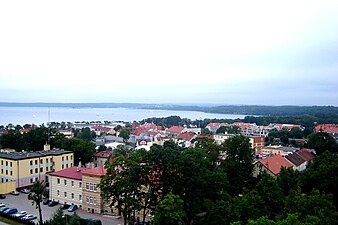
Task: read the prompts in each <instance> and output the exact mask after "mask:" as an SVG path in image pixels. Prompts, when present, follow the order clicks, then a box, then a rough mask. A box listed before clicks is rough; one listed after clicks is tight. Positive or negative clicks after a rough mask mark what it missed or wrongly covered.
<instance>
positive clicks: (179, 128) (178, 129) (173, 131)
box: [165, 126, 184, 138]
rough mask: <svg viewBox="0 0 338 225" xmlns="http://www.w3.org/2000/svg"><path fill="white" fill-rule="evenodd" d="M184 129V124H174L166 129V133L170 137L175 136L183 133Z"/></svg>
mask: <svg viewBox="0 0 338 225" xmlns="http://www.w3.org/2000/svg"><path fill="white" fill-rule="evenodd" d="M183 130H184V127H182V126H172V127H170V128H168V129H167V130H166V131H165V134H166V135H167V136H169V137H173V138H175V137H176V136H177V135H179V134H180V133H182V132H183Z"/></svg>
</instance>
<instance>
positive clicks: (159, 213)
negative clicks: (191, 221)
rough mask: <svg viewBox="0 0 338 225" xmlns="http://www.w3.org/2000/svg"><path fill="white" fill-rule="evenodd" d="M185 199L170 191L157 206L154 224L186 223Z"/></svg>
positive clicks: (181, 224) (171, 224) (175, 224)
mask: <svg viewBox="0 0 338 225" xmlns="http://www.w3.org/2000/svg"><path fill="white" fill-rule="evenodd" d="M184 217H185V214H184V210H183V200H182V199H181V198H180V197H179V196H178V195H174V194H172V193H168V194H167V195H166V196H165V197H164V199H163V201H162V202H161V204H160V205H159V206H158V207H157V209H156V213H155V217H154V222H153V224H154V225H184V224H185V223H184Z"/></svg>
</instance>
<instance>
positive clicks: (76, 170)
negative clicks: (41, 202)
mask: <svg viewBox="0 0 338 225" xmlns="http://www.w3.org/2000/svg"><path fill="white" fill-rule="evenodd" d="M85 170H87V169H86V168H84V167H81V165H80V166H72V167H70V168H67V169H64V170H60V171H57V172H53V173H50V174H49V176H50V183H49V187H50V191H49V193H50V200H52V201H57V202H59V203H61V204H69V205H71V204H75V205H77V206H79V207H80V208H81V207H82V172H83V171H85Z"/></svg>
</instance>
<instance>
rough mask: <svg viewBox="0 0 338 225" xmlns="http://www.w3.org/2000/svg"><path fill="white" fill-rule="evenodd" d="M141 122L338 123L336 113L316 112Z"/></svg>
mask: <svg viewBox="0 0 338 225" xmlns="http://www.w3.org/2000/svg"><path fill="white" fill-rule="evenodd" d="M140 122H141V123H144V122H148V123H151V122H153V123H155V124H158V125H161V126H165V127H171V126H178V125H181V126H183V125H194V126H197V127H202V128H204V127H206V126H207V125H208V123H210V122H220V123H233V122H244V123H256V124H257V125H264V126H266V125H269V124H270V123H286V124H300V125H302V126H303V127H305V128H308V129H309V130H313V128H314V126H315V125H316V124H323V123H335V124H338V114H332V113H329V114H322V113H317V114H315V115H312V116H310V115H301V116H246V117H245V118H244V119H203V120H191V119H187V118H181V117H179V116H169V117H163V118H157V117H153V118H148V119H144V120H142V121H140Z"/></svg>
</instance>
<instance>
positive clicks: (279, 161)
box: [258, 155, 292, 175]
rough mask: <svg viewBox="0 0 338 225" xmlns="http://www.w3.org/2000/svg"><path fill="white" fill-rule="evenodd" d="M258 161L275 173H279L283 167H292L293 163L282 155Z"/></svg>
mask: <svg viewBox="0 0 338 225" xmlns="http://www.w3.org/2000/svg"><path fill="white" fill-rule="evenodd" d="M258 162H259V163H260V164H262V165H263V166H264V167H265V168H266V169H268V170H269V171H270V172H271V173H273V174H274V175H277V174H279V173H280V171H281V168H282V167H285V168H289V167H292V164H291V163H290V162H288V161H287V160H286V159H285V158H284V157H283V156H281V155H274V156H271V157H269V158H266V159H262V160H259V161H258Z"/></svg>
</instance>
